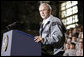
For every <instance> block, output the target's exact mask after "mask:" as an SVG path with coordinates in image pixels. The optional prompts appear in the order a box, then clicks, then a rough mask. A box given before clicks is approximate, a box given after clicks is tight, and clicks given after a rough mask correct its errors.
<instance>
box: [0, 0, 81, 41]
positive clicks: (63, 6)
mask: <svg viewBox="0 0 84 57" xmlns="http://www.w3.org/2000/svg"><path fill="white" fill-rule="evenodd" d="M44 2H45V3H49V4H50V5H51V7H52V9H53V10H52V15H54V16H56V17H58V18H60V19H61V20H62V22H63V23H64V25H65V27H66V29H67V31H69V30H71V29H74V28H79V27H82V28H83V1H1V2H0V3H1V40H2V37H3V33H5V32H7V31H9V30H13V29H17V30H20V31H23V32H25V33H28V34H31V35H33V36H35V35H39V28H40V23H41V22H42V18H41V17H40V14H39V10H38V8H39V5H40V3H44ZM82 28H81V29H82ZM82 30H83V29H82ZM67 38H68V37H67Z"/></svg>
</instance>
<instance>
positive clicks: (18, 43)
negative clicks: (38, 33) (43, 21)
mask: <svg viewBox="0 0 84 57" xmlns="http://www.w3.org/2000/svg"><path fill="white" fill-rule="evenodd" d="M1 56H41V43H36V42H35V41H34V37H33V36H31V35H29V34H27V33H24V32H22V31H18V30H10V31H8V32H6V33H4V34H3V40H2V48H1Z"/></svg>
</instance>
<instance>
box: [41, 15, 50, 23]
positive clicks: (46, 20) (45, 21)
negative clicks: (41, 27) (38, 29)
mask: <svg viewBox="0 0 84 57" xmlns="http://www.w3.org/2000/svg"><path fill="white" fill-rule="evenodd" d="M50 18H51V15H50V16H49V17H48V18H47V19H44V20H43V22H42V23H43V24H46V23H47V22H48V21H49V19H50Z"/></svg>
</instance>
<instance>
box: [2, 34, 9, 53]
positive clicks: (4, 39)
mask: <svg viewBox="0 0 84 57" xmlns="http://www.w3.org/2000/svg"><path fill="white" fill-rule="evenodd" d="M7 47H8V35H6V36H5V37H4V38H3V43H2V50H3V51H5V52H6V50H7Z"/></svg>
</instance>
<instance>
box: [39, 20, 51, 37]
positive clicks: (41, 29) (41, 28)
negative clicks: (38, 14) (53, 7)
mask: <svg viewBox="0 0 84 57" xmlns="http://www.w3.org/2000/svg"><path fill="white" fill-rule="evenodd" d="M49 23H50V21H48V22H47V23H46V25H45V26H44V28H43V24H41V27H40V35H41V36H42V32H43V31H44V29H45V28H46V26H47V25H48V24H49Z"/></svg>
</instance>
